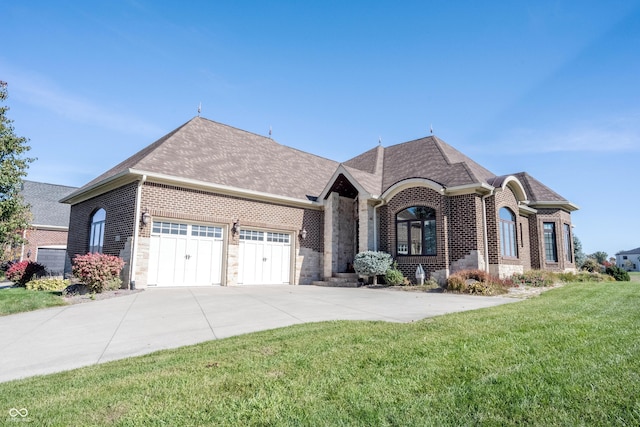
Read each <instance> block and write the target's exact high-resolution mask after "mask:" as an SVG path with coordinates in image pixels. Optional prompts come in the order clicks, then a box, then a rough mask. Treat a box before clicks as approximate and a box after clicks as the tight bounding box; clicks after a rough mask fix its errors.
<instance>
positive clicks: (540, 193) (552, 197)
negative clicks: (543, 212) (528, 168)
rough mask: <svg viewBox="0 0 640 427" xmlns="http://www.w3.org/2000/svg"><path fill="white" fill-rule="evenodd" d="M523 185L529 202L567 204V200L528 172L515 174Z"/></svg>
mask: <svg viewBox="0 0 640 427" xmlns="http://www.w3.org/2000/svg"><path fill="white" fill-rule="evenodd" d="M513 176H515V177H516V178H518V180H519V181H520V182H521V183H522V186H523V187H524V191H526V193H527V196H528V198H529V201H530V202H532V203H535V202H557V203H563V202H564V203H567V199H566V198H564V197H562V196H561V195H559V194H558V193H556V192H555V191H553V190H552V189H550V188H549V187H547V186H546V185H544V184H543V183H541V182H540V181H538V180H537V179H535V178H534V177H532V176H531V175H529V174H528V173H527V172H519V173H515V174H513Z"/></svg>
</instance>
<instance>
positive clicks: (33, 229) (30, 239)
mask: <svg viewBox="0 0 640 427" xmlns="http://www.w3.org/2000/svg"><path fill="white" fill-rule="evenodd" d="M75 190H77V188H76V187H67V186H65V185H56V184H47V183H44V182H35V181H27V180H24V181H23V184H22V190H21V191H20V194H21V195H22V197H23V199H24V201H25V203H27V204H28V205H29V211H30V212H31V223H30V224H29V228H28V229H26V230H24V231H23V237H24V239H25V240H26V243H25V244H23V245H22V247H21V248H20V261H23V260H26V259H30V260H32V261H36V262H38V263H40V264H42V265H44V266H45V267H46V268H47V272H48V273H49V274H51V275H62V274H63V272H64V268H65V259H66V249H67V232H68V231H69V213H70V206H69V205H67V204H63V203H60V202H59V200H60V199H62V198H63V197H66V196H68V195H69V194H71V193H72V192H73V191H75Z"/></svg>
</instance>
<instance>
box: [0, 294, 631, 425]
mask: <svg viewBox="0 0 640 427" xmlns="http://www.w3.org/2000/svg"><path fill="white" fill-rule="evenodd" d="M639 306H640V286H639V285H638V284H636V283H633V282H631V283H630V282H625V283H602V284H593V283H590V284H572V285H566V286H564V287H562V288H558V289H555V290H551V291H548V292H545V293H543V294H542V295H541V296H539V297H536V298H533V299H529V300H525V301H522V302H518V303H513V304H507V305H504V306H499V307H494V308H490V309H483V310H477V311H471V312H465V313H458V314H452V315H446V316H440V317H437V318H432V319H426V320H423V321H419V322H414V323H409V324H394V323H384V322H348V321H339V322H323V323H315V324H305V325H297V326H292V327H288V328H282V329H277V330H273V331H266V332H260V333H254V334H249V335H244V336H239V337H233V338H229V339H223V340H218V341H210V342H207V343H203V344H199V345H195V346H190V347H185V348H182V349H178V350H169V351H162V352H158V353H154V354H152V355H147V356H142V357H137V358H130V359H126V360H121V361H117V362H112V363H108V364H104V365H97V366H92V367H88V368H83V369H78V370H75V371H71V372H66V373H60V374H54V375H50V376H45V377H37V378H32V379H27V380H21V381H14V382H9V383H4V384H0V409H5V408H26V409H28V412H29V414H28V417H27V418H28V421H30V422H32V423H33V424H32V425H65V426H66V425H127V426H136V425H139V426H143V425H144V426H147V425H152V426H153V425H158V426H159V425H171V426H181V425H309V426H317V425H322V426H329V425H331V426H333V425H362V426H372V425H420V426H422V425H437V426H446V425H451V426H460V425H516V424H517V425H571V426H573V425H621V426H625V425H639V424H640V310H638V307H639ZM6 414H7V412H6V411H5V414H4V415H0V421H2V420H3V419H2V417H3V416H4V417H7V415H6ZM7 419H9V418H7Z"/></svg>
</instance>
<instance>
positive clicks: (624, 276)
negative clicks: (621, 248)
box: [605, 265, 631, 282]
mask: <svg viewBox="0 0 640 427" xmlns="http://www.w3.org/2000/svg"><path fill="white" fill-rule="evenodd" d="M605 273H606V274H608V275H609V276H611V277H613V278H614V279H616V281H618V282H629V281H631V276H629V272H628V271H627V270H625V269H623V268H620V267H618V266H617V265H610V266H609V267H607V269H606V270H605Z"/></svg>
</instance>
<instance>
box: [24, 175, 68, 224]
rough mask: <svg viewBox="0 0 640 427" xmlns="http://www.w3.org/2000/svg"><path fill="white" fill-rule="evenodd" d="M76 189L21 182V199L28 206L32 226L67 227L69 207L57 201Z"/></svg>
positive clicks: (42, 183)
mask: <svg viewBox="0 0 640 427" xmlns="http://www.w3.org/2000/svg"><path fill="white" fill-rule="evenodd" d="M75 190H77V188H76V187H67V186H65V185H56V184H46V183H44V182H35V181H26V180H25V181H23V186H22V191H21V194H22V197H23V198H24V200H25V202H26V203H28V204H29V205H30V211H31V215H32V216H33V218H32V220H31V224H32V225H40V226H53V227H68V226H69V213H70V211H71V207H70V206H69V205H66V204H64V203H60V202H59V200H60V199H62V198H63V197H66V196H68V195H69V194H71V193H72V192H73V191H75Z"/></svg>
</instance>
